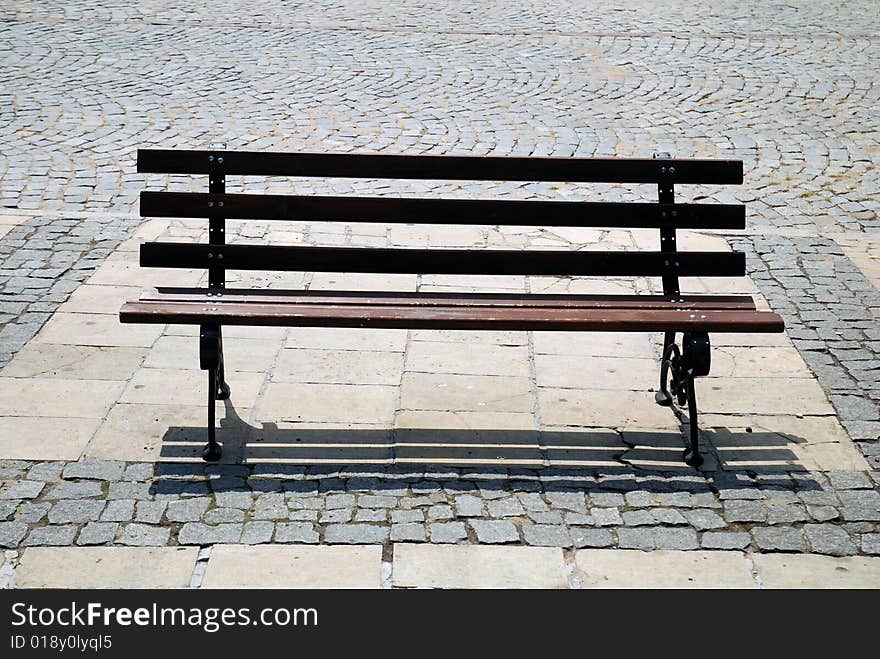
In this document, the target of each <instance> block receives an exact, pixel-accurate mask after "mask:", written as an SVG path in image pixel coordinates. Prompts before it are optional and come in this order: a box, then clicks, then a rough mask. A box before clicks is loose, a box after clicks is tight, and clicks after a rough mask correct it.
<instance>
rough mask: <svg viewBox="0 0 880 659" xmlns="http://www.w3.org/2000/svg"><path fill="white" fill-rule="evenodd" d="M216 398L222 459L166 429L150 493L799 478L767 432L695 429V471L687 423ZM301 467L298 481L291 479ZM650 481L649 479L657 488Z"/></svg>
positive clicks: (790, 455)
mask: <svg viewBox="0 0 880 659" xmlns="http://www.w3.org/2000/svg"><path fill="white" fill-rule="evenodd" d="M224 403H225V414H224V416H223V417H222V418H220V419H219V428H218V429H217V439H218V441H220V442H221V443H222V444H223V459H222V460H221V461H220V462H219V463H216V464H211V465H209V464H205V463H204V462H202V460H201V457H200V456H201V450H202V447H203V445H204V442H205V441H206V432H205V429H204V428H203V427H189V426H174V427H170V428H169V429H168V430H167V431H166V433H165V435H164V436H163V440H162V448H161V453H160V461H159V462H158V463H157V465H156V475H157V476H158V477H159V480H158V481H157V482H156V483H155V485H154V488H155V490H156V492H158V493H163V492H165V491H167V493H174V494H191V495H194V494H208V487H207V483H206V482H204V480H203V479H204V478H205V476H206V475H209V476H211V478H212V484H211V488H210V489H211V490H212V491H215V492H216V491H221V490H223V489H225V488H227V486H228V488H229V489H233V490H235V489H244V490H246V489H249V488H250V489H258V490H259V488H261V487H265V488H267V490H266V491H279V490H280V489H282V483H283V489H284V490H286V491H291V490H293V489H295V488H301V489H302V491H304V492H305V491H309V490H310V489H314V491H318V489H319V488H320V489H321V491H332V490H333V489H334V488H338V489H340V490H346V489H348V490H351V484H350V483H349V484H348V485H346V483H345V481H344V480H342V478H343V476H341V474H345V475H344V478H346V479H348V480H350V479H352V478H357V479H361V480H362V481H363V482H364V483H368V485H369V486H368V487H365V489H371V490H381V489H383V484H385V485H386V486H387V487H388V489H397V488H399V487H400V481H399V480H398V479H395V478H391V477H389V476H388V474H389V473H396V474H399V475H400V477H401V478H404V477H406V475H407V474H410V475H412V474H418V479H424V480H435V481H442V482H443V484H444V487H445V488H447V489H450V488H452V489H454V488H455V487H456V486H455V482H457V481H461V482H464V483H465V485H464V486H463V488H462V489H470V488H472V487H473V484H474V483H476V484H477V485H478V486H480V487H486V486H491V484H492V482H493V481H496V482H497V481H499V480H501V479H505V480H509V479H514V480H516V479H517V478H518V477H519V479H520V480H519V482H518V487H521V488H526V489H528V487H529V482H530V481H531V482H533V486H534V488H535V491H539V490H541V489H543V490H545V491H546V490H548V489H558V490H566V489H572V488H576V489H580V490H590V489H596V488H599V487H600V486H601V488H602V489H603V490H606V491H607V490H608V489H609V487H610V489H619V490H620V491H627V490H633V489H642V490H644V489H649V490H650V489H656V490H657V491H678V490H685V491H691V492H698V491H703V490H705V491H709V490H710V488H709V485H708V480H710V479H712V478H714V475H715V474H722V475H727V476H734V475H735V474H736V472H745V473H749V472H750V473H754V474H760V477H761V481H762V483H763V484H765V485H766V486H767V487H779V488H782V489H789V490H791V489H794V481H793V480H792V478H791V476H790V473H791V472H807V471H808V470H807V469H806V468H805V467H804V466H803V465H802V464H800V462H799V461H798V456H797V454H796V453H795V452H794V451H793V450H792V447H793V446H794V445H797V444H803V443H805V442H806V440H805V439H804V438H801V437H797V436H794V435H789V434H783V433H776V432H749V431H733V430H730V429H726V428H712V429H706V430H704V431H703V441H704V445H706V446H707V447H708V449H709V450H708V451H707V452H706V456H705V457H706V462H705V464H704V465H703V467H702V469H701V470H700V471H697V470H695V469H693V468H691V467H688V466H687V465H686V464H684V463H683V462H682V451H683V449H684V446H685V438H684V433H685V432H687V427H686V426H685V427H684V428H683V431H682V432H670V431H667V432H664V431H624V432H623V433H620V432H617V431H614V430H609V429H601V428H597V429H589V428H583V429H579V428H578V429H554V430H543V431H538V430H534V429H532V430H529V429H520V430H497V429H448V428H445V429H444V428H398V429H394V430H391V429H388V428H378V427H368V428H364V427H346V426H344V425H340V426H332V427H322V426H318V427H316V426H314V425H312V426H308V425H305V424H289V425H288V426H286V427H285V426H279V425H278V424H276V423H263V424H262V425H261V426H259V427H257V426H253V425H250V424H249V423H248V422H247V421H245V420H244V419H242V418H241V417H240V416H239V415H238V413H237V412H236V410H235V407H234V406H233V404H232V403H231V402H230V401H228V400H227V401H224ZM219 411H220V410H218V412H219ZM719 469H723V471H719ZM306 470H308V474H309V476H308V480H302V479H301V477H302V476H303V475H304V474H305V473H306ZM652 474H656V475H657V476H658V478H657V479H656V481H652V479H651V478H650V476H651V475H652ZM804 476H805V477H803V478H799V479H798V484H797V489H799V490H803V489H809V488H811V487H813V486H815V488H821V486H820V485H819V484H818V483H813V485H811V482H812V481H811V479H810V478H809V477H808V474H806V473H805V474H804ZM298 477H299V479H297V478H298ZM637 477H639V482H638V483H636V478H637ZM249 478H250V480H249V481H248V479H249ZM186 479H201V480H195V481H187V480H186ZM264 479H265V480H264ZM276 480H277V481H278V482H275V481H276ZM539 481H540V482H539ZM218 488H219V490H218Z"/></svg>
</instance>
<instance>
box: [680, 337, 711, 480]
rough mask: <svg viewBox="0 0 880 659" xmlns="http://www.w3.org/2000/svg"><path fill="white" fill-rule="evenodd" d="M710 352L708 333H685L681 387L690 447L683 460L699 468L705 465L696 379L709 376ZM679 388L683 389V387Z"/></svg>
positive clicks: (683, 338) (686, 450)
mask: <svg viewBox="0 0 880 659" xmlns="http://www.w3.org/2000/svg"><path fill="white" fill-rule="evenodd" d="M710 352H711V347H710V344H709V335H708V334H707V333H706V332H685V333H684V336H683V337H682V353H681V362H682V368H681V371H682V372H681V379H682V380H684V382H682V383H680V385H683V389H684V395H685V397H686V398H687V405H688V426H689V430H690V446H688V448H687V449H685V452H684V455H683V458H684V461H685V462H686V463H687V464H689V465H690V466H691V467H699V466H700V465H701V464H703V456H702V455H700V425H699V417H698V413H697V394H696V391H695V389H694V378H695V377H698V376H701V375H709V369H710V367H711V355H710ZM677 388H679V389H681V388H682V386H679V387H677Z"/></svg>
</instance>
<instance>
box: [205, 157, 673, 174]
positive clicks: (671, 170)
mask: <svg viewBox="0 0 880 659" xmlns="http://www.w3.org/2000/svg"><path fill="white" fill-rule="evenodd" d="M220 160H221V161H222V160H223V158H221V159H220ZM669 173H670V174H675V167H670V168H669Z"/></svg>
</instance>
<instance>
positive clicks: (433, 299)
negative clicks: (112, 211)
mask: <svg viewBox="0 0 880 659" xmlns="http://www.w3.org/2000/svg"><path fill="white" fill-rule="evenodd" d="M140 301H141V302H197V303H201V304H206V303H213V302H217V301H222V302H223V303H225V304H228V303H243V304H319V305H369V306H412V307H438V306H449V307H530V308H551V307H556V308H566V309H567V308H583V309H677V308H682V307H686V308H689V309H754V308H755V301H754V300H753V299H752V298H751V297H749V296H748V295H679V296H674V297H666V296H662V295H546V294H538V293H433V292H432V293H411V292H387V291H320V290H317V291H303V290H284V289H266V288H264V289H247V288H226V289H223V290H222V291H217V290H211V289H207V288H174V287H160V288H150V289H147V290H145V291H144V292H143V293H142V294H141V297H140Z"/></svg>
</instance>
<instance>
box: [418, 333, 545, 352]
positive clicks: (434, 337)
mask: <svg viewBox="0 0 880 659" xmlns="http://www.w3.org/2000/svg"><path fill="white" fill-rule="evenodd" d="M536 334H537V332H536ZM410 337H411V338H412V340H413V343H414V344H415V343H416V342H426V343H432V342H438V343H458V344H466V345H472V344H473V345H487V344H491V345H500V346H525V345H528V343H529V335H528V333H527V332H492V331H487V332H483V331H479V332H477V331H474V332H471V331H468V330H441V329H437V330H412V331H411V332H410ZM411 349H412V348H411Z"/></svg>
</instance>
